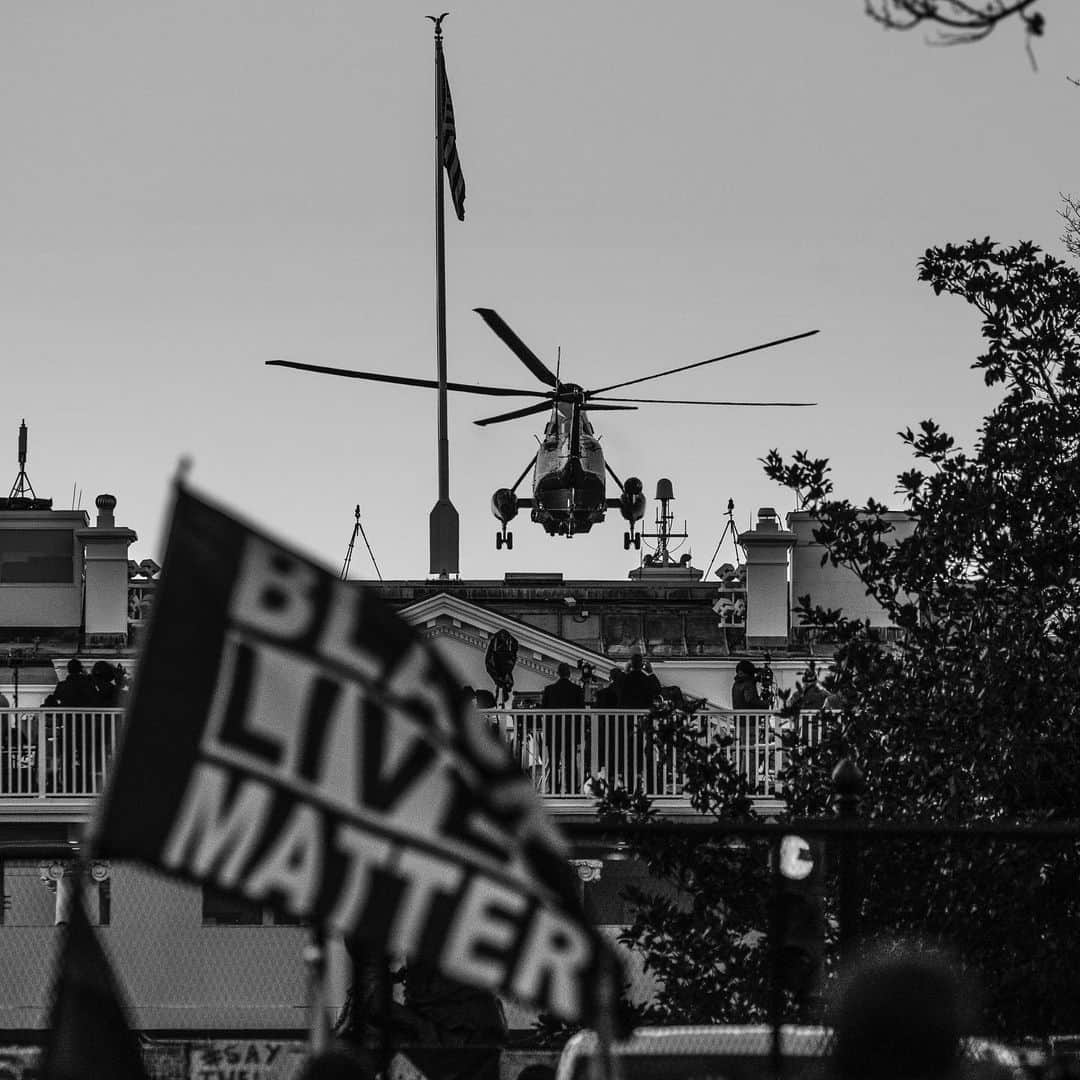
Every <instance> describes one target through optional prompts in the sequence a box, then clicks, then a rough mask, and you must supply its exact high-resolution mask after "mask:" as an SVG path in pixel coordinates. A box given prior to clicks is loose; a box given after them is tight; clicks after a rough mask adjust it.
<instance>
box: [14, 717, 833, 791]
mask: <svg viewBox="0 0 1080 1080" xmlns="http://www.w3.org/2000/svg"><path fill="white" fill-rule="evenodd" d="M483 715H484V716H486V717H487V719H488V721H489V723H491V724H492V725H493V726H494V727H496V728H497V730H498V732H499V734H500V735H501V737H502V738H504V739H505V740H506V741H507V743H508V744H509V745H510V747H511V749H512V750H513V753H514V755H515V756H516V757H517V759H518V761H519V762H520V763H521V767H522V769H523V770H524V771H525V773H526V774H527V775H528V776H530V777H531V778H532V780H533V783H534V784H535V785H536V789H537V791H539V792H540V794H541V795H543V796H544V798H545V799H550V800H562V801H569V800H574V799H577V800H580V799H582V798H588V797H590V796H594V795H597V794H599V792H600V790H601V788H602V786H611V785H617V786H623V787H627V788H639V789H641V790H643V791H644V792H645V793H646V794H648V795H650V796H652V797H653V798H656V799H661V800H677V801H682V802H685V801H686V800H687V794H686V790H685V776H684V774H683V769H682V766H681V763H680V761H679V757H678V754H677V753H668V752H660V751H658V750H657V749H656V748H655V747H654V746H653V745H652V743H651V740H650V739H648V738H647V736H646V726H645V725H646V724H648V722H649V719H648V713H646V712H641V711H627V710H613V709H582V710H577V711H569V712H551V711H546V710H542V709H517V710H489V711H486V712H484V713H483ZM122 720H123V710H122V709H84V710H79V709H77V710H72V709H0V799H49V798H61V799H62V798H75V799H86V798H90V797H92V796H95V795H100V794H101V792H102V791H103V790H104V789H105V780H106V777H107V773H108V768H109V765H110V764H111V762H112V758H113V755H114V753H115V752H116V747H117V745H118V741H119V738H120V728H121V724H122ZM692 723H693V724H695V725H696V727H697V728H698V730H699V731H700V736H701V738H702V739H711V738H713V737H714V736H716V735H718V734H721V733H725V734H728V735H730V736H731V739H732V741H731V745H730V747H729V749H728V753H729V756H730V759H731V760H732V761H733V762H734V763H735V764H736V766H737V768H738V769H739V771H740V772H741V773H742V774H743V775H744V776H745V777H746V779H747V782H748V783H749V785H750V790H751V791H752V792H753V793H754V794H755V795H756V796H758V797H759V798H773V797H775V796H776V795H777V794H779V788H778V783H777V774H778V773H779V771H780V770H781V769H782V768H783V764H784V761H783V757H784V750H783V747H782V745H781V734H782V724H783V721H781V720H779V719H778V718H777V717H775V716H773V715H772V714H771V713H764V712H701V713H697V714H695V715H694V717H693V719H692ZM800 724H801V725H802V728H803V736H804V738H807V739H809V740H810V741H811V742H816V741H817V740H818V738H819V737H820V719H819V717H818V715H817V714H816V713H809V712H806V713H803V714H802V715H801V717H800Z"/></svg>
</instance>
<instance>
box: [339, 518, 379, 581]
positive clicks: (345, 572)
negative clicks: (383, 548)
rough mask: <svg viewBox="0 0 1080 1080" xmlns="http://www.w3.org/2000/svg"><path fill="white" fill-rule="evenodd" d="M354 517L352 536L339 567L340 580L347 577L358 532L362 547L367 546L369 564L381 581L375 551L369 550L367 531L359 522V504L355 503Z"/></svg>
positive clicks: (344, 579)
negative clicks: (361, 539)
mask: <svg viewBox="0 0 1080 1080" xmlns="http://www.w3.org/2000/svg"><path fill="white" fill-rule="evenodd" d="M353 516H354V518H355V524H354V525H353V531H352V536H350V537H349V547H348V550H347V551H346V552H345V563H344V565H343V566H342V567H341V580H342V581H346V580H347V579H348V577H349V567H350V565H351V564H352V557H353V548H354V547H355V546H356V534H357V533H359V534H360V536H361V537H362V538H363V541H364V547H366V548H367V553H368V555H370V556H371V565H372V566H374V567H375V573H376V574H378V575H379V580H380V581H382V579H383V576H382V571H381V570H380V569H379V564H378V563H377V562H376V561H375V552H374V551H372V550H371V545H370V544H369V543H368V538H367V533H365V532H364V526H363V525H361V524H360V504H359V503H357V504H356V509H355V510H354V511H353Z"/></svg>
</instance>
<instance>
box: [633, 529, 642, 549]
mask: <svg viewBox="0 0 1080 1080" xmlns="http://www.w3.org/2000/svg"><path fill="white" fill-rule="evenodd" d="M634 550H635V551H640V550H641V533H638V534H637V536H635V537H634Z"/></svg>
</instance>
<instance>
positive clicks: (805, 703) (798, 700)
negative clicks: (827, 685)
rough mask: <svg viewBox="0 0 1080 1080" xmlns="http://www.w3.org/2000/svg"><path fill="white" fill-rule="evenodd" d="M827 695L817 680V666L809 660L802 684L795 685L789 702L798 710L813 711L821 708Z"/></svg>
mask: <svg viewBox="0 0 1080 1080" xmlns="http://www.w3.org/2000/svg"><path fill="white" fill-rule="evenodd" d="M828 697H829V695H828V694H827V693H826V692H825V691H824V690H823V689H822V687H821V685H820V684H819V683H818V681H817V668H816V667H815V665H814V663H813V661H811V662H810V665H809V666H808V667H807V669H806V671H805V673H804V674H803V677H802V685H800V686H798V687H796V689H795V693H794V694H792V695H791V702H790V704H791V705H792V707H793V708H796V709H799V710H804V709H806V710H810V711H813V710H815V709H820V708H822V707H823V706H824V705H825V702H826V700H827V699H828Z"/></svg>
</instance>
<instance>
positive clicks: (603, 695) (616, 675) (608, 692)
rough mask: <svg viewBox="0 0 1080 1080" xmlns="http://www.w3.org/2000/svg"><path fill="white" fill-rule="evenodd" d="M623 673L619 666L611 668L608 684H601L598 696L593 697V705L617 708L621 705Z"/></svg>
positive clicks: (601, 707) (597, 692)
mask: <svg viewBox="0 0 1080 1080" xmlns="http://www.w3.org/2000/svg"><path fill="white" fill-rule="evenodd" d="M622 674H623V673H622V672H621V671H620V670H619V669H618V668H612V669H611V674H610V675H609V676H608V683H607V685H606V686H601V687H600V689H599V690H597V691H596V697H595V698H594V699H593V705H594V706H595V707H596V708H598V709H617V708H618V707H619V682H620V681H621V679H622Z"/></svg>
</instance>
